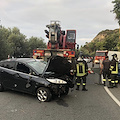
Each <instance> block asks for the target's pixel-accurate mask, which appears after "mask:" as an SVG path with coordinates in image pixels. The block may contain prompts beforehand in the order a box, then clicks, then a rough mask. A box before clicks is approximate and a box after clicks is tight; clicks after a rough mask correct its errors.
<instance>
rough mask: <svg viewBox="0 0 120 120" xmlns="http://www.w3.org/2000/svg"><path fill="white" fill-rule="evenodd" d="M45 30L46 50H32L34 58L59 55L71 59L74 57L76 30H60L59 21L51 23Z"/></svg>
mask: <svg viewBox="0 0 120 120" xmlns="http://www.w3.org/2000/svg"><path fill="white" fill-rule="evenodd" d="M46 27H47V28H48V30H45V33H46V37H47V38H48V43H47V49H37V50H33V57H34V58H37V57H39V58H43V59H44V60H45V59H46V58H49V57H50V56H53V55H59V56H63V57H67V58H68V59H71V58H73V57H75V44H76V30H66V33H65V31H63V30H61V27H60V22H59V21H51V22H50V24H49V25H46Z"/></svg>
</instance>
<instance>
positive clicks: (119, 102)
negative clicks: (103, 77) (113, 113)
mask: <svg viewBox="0 0 120 120" xmlns="http://www.w3.org/2000/svg"><path fill="white" fill-rule="evenodd" d="M104 89H105V90H106V92H107V93H108V95H109V96H110V97H111V98H112V99H113V100H114V101H115V102H116V103H117V104H118V106H119V107H120V101H119V100H118V99H117V98H116V97H115V96H114V95H113V94H112V93H111V92H110V90H109V89H108V87H107V86H105V87H104Z"/></svg>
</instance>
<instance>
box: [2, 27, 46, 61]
mask: <svg viewBox="0 0 120 120" xmlns="http://www.w3.org/2000/svg"><path fill="white" fill-rule="evenodd" d="M36 48H46V43H44V39H43V38H37V37H31V38H30V39H26V36H25V35H24V34H22V33H21V32H20V30H19V29H18V28H17V27H14V28H12V29H11V28H8V29H7V28H5V27H3V26H0V60H2V59H6V58H7V56H8V55H10V56H14V57H21V56H23V57H24V56H25V57H30V56H32V51H33V49H36Z"/></svg>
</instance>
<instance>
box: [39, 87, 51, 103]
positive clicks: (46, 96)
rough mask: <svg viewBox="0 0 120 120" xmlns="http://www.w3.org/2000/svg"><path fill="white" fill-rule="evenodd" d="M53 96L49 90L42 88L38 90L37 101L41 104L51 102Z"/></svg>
mask: <svg viewBox="0 0 120 120" xmlns="http://www.w3.org/2000/svg"><path fill="white" fill-rule="evenodd" d="M51 97H52V94H51V92H50V90H49V89H48V88H44V87H40V88H38V89H37V99H38V100H39V101H41V102H47V101H50V99H51Z"/></svg>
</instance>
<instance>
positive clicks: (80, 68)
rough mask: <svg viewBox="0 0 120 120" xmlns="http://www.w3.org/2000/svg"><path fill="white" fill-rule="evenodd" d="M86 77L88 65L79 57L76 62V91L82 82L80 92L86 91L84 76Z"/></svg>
mask: <svg viewBox="0 0 120 120" xmlns="http://www.w3.org/2000/svg"><path fill="white" fill-rule="evenodd" d="M87 75H88V65H87V63H86V61H85V60H83V58H82V57H79V58H78V59H77V61H76V85H77V88H76V90H79V87H80V84H81V82H82V86H83V88H82V91H87V89H86V88H85V87H86V76H87Z"/></svg>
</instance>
